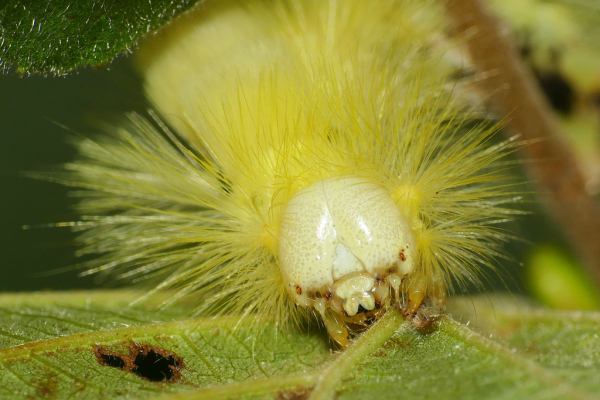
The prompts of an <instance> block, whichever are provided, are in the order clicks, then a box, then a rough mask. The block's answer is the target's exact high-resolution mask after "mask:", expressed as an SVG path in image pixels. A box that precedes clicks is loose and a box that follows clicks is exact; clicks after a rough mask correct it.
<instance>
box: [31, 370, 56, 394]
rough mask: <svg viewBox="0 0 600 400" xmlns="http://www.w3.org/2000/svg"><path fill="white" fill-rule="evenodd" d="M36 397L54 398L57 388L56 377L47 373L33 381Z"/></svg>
mask: <svg viewBox="0 0 600 400" xmlns="http://www.w3.org/2000/svg"><path fill="white" fill-rule="evenodd" d="M34 383H35V388H36V389H35V391H36V394H37V397H40V398H42V399H55V398H56V390H57V388H58V379H57V378H56V376H55V375H47V376H44V377H43V378H42V379H40V380H37V381H34Z"/></svg>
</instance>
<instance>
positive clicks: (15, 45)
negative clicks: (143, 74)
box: [0, 0, 199, 74]
mask: <svg viewBox="0 0 600 400" xmlns="http://www.w3.org/2000/svg"><path fill="white" fill-rule="evenodd" d="M198 1H199V0H152V1H148V0H127V1H119V0H85V1H74V0H57V1H27V0H17V1H7V2H6V3H4V4H5V5H0V71H4V72H7V71H8V70H9V69H10V68H12V67H13V65H16V67H17V70H18V71H19V72H21V73H47V72H52V73H56V74H63V73H65V72H67V71H69V70H71V69H74V68H77V67H79V66H84V65H88V64H92V65H96V66H100V65H102V64H104V63H106V62H108V61H110V60H111V59H112V58H114V57H115V56H116V55H117V54H119V53H122V52H124V51H127V50H129V49H130V48H131V46H133V45H134V44H135V43H136V42H137V40H138V39H140V38H141V37H142V36H143V35H145V34H147V33H148V32H151V31H153V30H156V29H158V28H160V27H161V26H163V25H164V24H166V23H168V22H169V21H170V20H171V19H172V18H173V17H175V16H176V15H178V14H180V13H181V12H183V11H185V10H187V9H189V8H190V7H191V6H193V5H194V4H195V3H197V2H198Z"/></svg>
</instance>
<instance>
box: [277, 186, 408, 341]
mask: <svg viewBox="0 0 600 400" xmlns="http://www.w3.org/2000/svg"><path fill="white" fill-rule="evenodd" d="M278 256H279V265H280V268H281V272H282V275H283V278H284V282H285V284H286V289H287V291H288V293H289V295H290V296H291V297H292V298H293V299H294V300H295V302H296V304H298V305H300V306H304V307H314V308H315V309H316V310H317V311H318V312H319V313H320V314H321V316H322V317H323V320H324V322H325V325H326V326H327V329H328V331H329V333H330V335H331V336H332V337H333V338H334V339H335V340H336V341H338V342H339V343H340V344H342V345H345V343H346V342H347V340H348V339H347V336H348V332H347V330H346V328H345V324H359V325H360V324H362V322H363V321H364V319H365V316H364V313H366V312H369V311H375V310H384V309H385V308H386V307H387V306H388V305H389V302H390V292H391V291H390V288H393V289H394V292H395V296H396V298H398V297H399V295H400V293H399V287H400V282H401V280H402V278H404V277H407V276H409V275H410V274H411V273H412V272H413V271H414V270H415V266H416V263H417V258H418V254H417V244H416V239H415V236H414V234H413V232H412V229H411V227H410V225H409V222H408V220H407V218H406V217H405V216H404V215H403V214H402V213H401V211H400V209H399V208H398V206H397V205H396V203H395V202H394V201H393V199H392V197H391V196H390V194H389V193H388V192H387V191H386V190H385V189H384V188H383V187H382V186H380V185H379V184H377V183H373V182H370V181H368V180H366V179H363V178H359V177H356V176H342V177H334V178H329V179H325V180H323V181H319V182H316V183H313V184H312V185H309V186H307V187H306V188H304V189H302V190H300V191H299V192H298V193H297V194H296V195H295V196H294V197H292V199H291V200H290V201H289V202H288V203H287V205H286V206H285V209H284V211H283V215H282V220H281V226H280V239H279V249H278Z"/></svg>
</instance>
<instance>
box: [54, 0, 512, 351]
mask: <svg viewBox="0 0 600 400" xmlns="http://www.w3.org/2000/svg"><path fill="white" fill-rule="evenodd" d="M448 46H450V41H449V40H447V39H445V38H444V23H443V17H442V16H441V11H440V10H438V9H437V7H436V3H435V2H429V1H406V0H405V1H402V0H382V1H378V2H375V3H372V2H365V1H363V0H348V1H344V2H336V1H334V0H332V1H329V2H327V1H320V0H304V1H300V0H275V1H261V0H256V1H242V0H240V1H226V2H223V1H212V2H206V4H203V5H202V7H199V8H197V9H196V10H195V11H194V12H192V13H189V14H186V15H184V16H183V18H181V19H179V20H178V21H175V22H174V23H173V24H172V25H171V26H170V27H167V28H166V29H164V30H163V31H162V32H160V33H159V34H158V35H157V36H156V37H153V38H150V39H149V40H148V42H147V43H146V44H144V45H142V47H141V48H140V51H139V54H138V62H139V65H140V70H141V71H142V74H143V78H144V82H145V89H146V92H147V95H148V97H149V99H150V100H151V102H152V103H153V105H154V107H155V108H156V109H157V110H158V111H159V112H160V114H161V115H162V118H164V119H165V120H166V122H167V123H168V124H169V125H170V126H172V127H173V128H174V131H175V133H173V132H171V131H170V130H169V129H168V128H167V127H166V125H165V124H164V123H163V122H162V120H160V119H159V118H158V117H156V116H155V115H154V114H153V113H151V115H152V116H153V118H154V122H155V124H152V123H150V122H149V121H147V120H146V119H145V118H143V117H141V116H139V115H137V114H132V115H130V117H129V118H130V122H129V123H128V124H126V125H124V126H123V127H120V128H116V129H114V130H113V131H111V132H108V133H109V134H108V135H107V136H105V137H103V138H99V139H97V140H89V139H83V140H81V141H80V142H79V144H78V147H79V150H80V155H81V156H80V159H79V160H78V161H76V162H74V163H70V164H68V165H67V167H66V168H67V170H68V175H67V177H66V178H65V179H64V180H65V183H67V184H69V185H72V186H76V187H80V188H83V189H84V190H80V191H78V192H77V193H76V194H77V195H79V196H80V197H81V202H80V205H79V209H80V212H81V214H82V215H83V217H82V221H81V223H80V224H78V227H79V229H82V228H84V229H85V230H84V232H83V233H82V235H81V236H80V241H81V243H82V244H83V248H82V250H81V251H80V254H95V255H97V258H96V259H95V260H93V261H91V262H88V263H86V264H85V267H86V268H87V271H86V273H100V274H104V275H108V276H112V277H114V278H116V279H122V280H124V281H126V282H131V281H134V282H140V281H144V282H155V286H154V289H152V290H151V291H149V292H148V293H147V294H146V296H153V295H158V294H160V293H165V294H166V295H167V299H166V300H165V302H164V304H165V305H169V304H172V303H174V302H176V301H178V300H179V299H181V298H183V297H186V296H188V295H196V296H198V299H199V301H198V304H199V307H198V312H199V313H205V314H208V315H213V314H215V313H217V314H227V315H232V316H237V317H239V318H251V319H252V321H254V323H255V324H256V326H257V327H259V326H260V324H261V323H263V322H264V321H267V320H268V321H275V322H276V323H279V324H282V325H285V324H287V325H290V324H291V325H294V324H296V325H297V324H298V323H300V322H302V321H307V320H311V319H313V317H317V319H321V320H322V321H323V323H324V324H325V326H326V328H327V330H328V332H329V334H330V336H331V337H332V338H333V339H334V340H335V341H336V342H337V343H339V344H340V345H342V346H346V345H347V344H348V342H349V338H350V337H351V336H352V334H353V332H354V331H355V330H356V329H360V328H362V327H365V326H368V325H369V324H370V322H372V321H373V319H377V318H379V317H380V316H381V315H382V314H383V313H384V312H385V310H386V309H387V308H389V307H400V308H402V310H403V311H404V312H405V313H407V314H412V313H416V312H417V311H418V310H419V309H420V307H421V304H424V303H426V304H428V305H429V306H431V307H434V308H441V307H442V305H443V303H444V299H445V296H446V293H447V292H448V291H452V287H453V285H458V286H463V287H464V285H466V284H467V283H475V284H477V283H478V282H479V278H478V277H479V276H480V274H481V271H482V270H483V268H486V267H487V268H490V267H491V268H493V267H492V263H493V259H494V258H495V257H497V256H498V255H499V254H500V253H499V252H498V246H499V244H500V243H502V242H503V241H504V240H505V239H506V235H505V234H504V233H502V232H501V231H499V230H498V229H495V228H494V225H495V224H497V223H499V222H502V221H504V220H506V218H507V217H510V215H512V214H514V213H515V211H513V210H511V209H510V208H508V207H506V206H505V205H506V204H507V203H511V202H514V201H516V200H517V199H518V196H517V195H515V194H514V193H511V192H510V191H509V190H510V189H509V188H510V182H508V183H507V180H506V177H505V173H504V167H499V163H498V162H499V160H501V158H502V157H503V156H504V155H506V154H507V153H508V152H510V151H511V150H512V149H513V148H514V146H515V143H514V141H513V140H508V141H505V142H502V143H496V144H494V145H489V144H488V142H489V140H490V138H491V136H492V135H493V134H494V132H495V131H496V128H495V127H494V126H491V125H490V124H489V123H486V122H485V121H483V122H482V121H481V120H480V119H478V118H474V116H473V114H472V113H471V112H469V107H470V106H469V105H461V104H460V99H461V98H463V96H462V95H460V94H459V93H460V92H461V91H463V90H464V87H463V85H462V83H461V81H456V80H455V79H454V78H452V77H453V76H457V75H460V74H457V71H458V70H459V69H460V68H459V67H457V66H456V65H454V63H453V62H452V59H451V58H450V57H447V53H450V52H449V50H448Z"/></svg>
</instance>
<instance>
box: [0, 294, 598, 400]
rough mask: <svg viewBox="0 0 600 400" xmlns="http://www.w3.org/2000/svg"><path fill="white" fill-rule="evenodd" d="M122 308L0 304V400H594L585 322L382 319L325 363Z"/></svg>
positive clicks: (54, 298) (217, 326) (324, 352)
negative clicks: (419, 325) (424, 323)
mask: <svg viewBox="0 0 600 400" xmlns="http://www.w3.org/2000/svg"><path fill="white" fill-rule="evenodd" d="M135 298H136V294H135V293H131V292H89V293H82V292H80V293H77V292H75V293H47V294H6V295H1V296H0V328H1V330H0V397H1V398H7V399H41V398H52V399H68V398H73V397H77V398H78V399H87V398H90V399H97V398H103V399H117V398H119V399H125V398H127V399H129V398H150V397H160V398H162V399H165V400H167V399H168V400H173V399H200V398H201V399H205V398H206V399H227V398H236V399H237V398H243V399H300V398H310V399H312V400H317V399H330V398H339V399H378V400H380V399H396V398H402V399H409V400H410V399H423V398H444V399H537V398H540V399H542V398H543V399H564V398H568V399H584V398H585V399H592V398H598V397H600V380H598V379H597V377H598V374H599V373H600V338H599V337H598V333H597V332H598V325H599V324H600V314H599V313H595V312H569V313H565V312H556V311H547V310H542V309H536V308H532V307H530V306H528V305H527V304H526V303H524V302H522V301H520V300H519V301H517V300H514V299H508V300H507V299H502V298H499V297H498V298H494V299H493V301H491V299H490V298H469V299H464V298H463V299H457V300H454V301H453V302H452V304H451V305H450V309H451V311H450V313H451V316H452V317H451V316H444V317H441V318H440V319H439V320H438V321H437V322H436V323H434V324H433V325H431V326H429V327H428V328H426V329H425V330H423V331H417V330H415V329H414V328H413V326H412V324H411V323H409V322H406V321H404V320H403V318H402V317H401V315H400V314H399V313H398V312H397V311H390V312H388V313H387V314H386V315H385V317H384V318H383V319H381V320H380V321H379V322H377V323H376V324H375V325H374V326H373V327H372V328H371V329H369V330H368V331H367V332H366V333H365V334H363V335H362V336H360V337H359V338H358V339H356V340H355V341H354V342H353V343H352V344H351V346H350V347H349V348H348V349H346V350H344V351H339V352H334V351H332V350H331V344H330V342H329V340H328V339H327V337H326V336H325V335H324V334H323V333H322V332H317V331H314V332H299V331H292V332H287V333H284V332H280V331H278V330H277V329H276V328H275V327H274V326H265V327H263V329H262V331H261V334H260V335H256V332H254V331H253V330H252V329H250V328H249V327H247V326H243V325H242V326H237V327H236V329H233V327H234V325H235V322H236V321H235V320H233V319H232V318H229V319H223V318H220V319H212V320H211V319H188V318H186V315H188V313H189V310H188V308H190V309H191V308H192V307H193V305H190V306H185V305H183V306H181V307H180V308H173V309H169V310H167V311H157V310H156V308H155V307H154V306H141V305H137V306H128V305H127V304H129V303H130V302H131V301H132V300H134V299H135ZM500 300H502V301H500ZM169 363H170V365H169ZM161 374H164V375H161ZM157 376H158V378H157ZM152 379H154V381H153V380H152Z"/></svg>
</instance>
